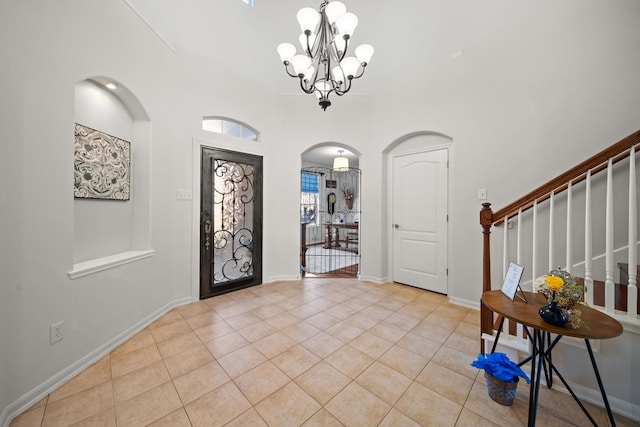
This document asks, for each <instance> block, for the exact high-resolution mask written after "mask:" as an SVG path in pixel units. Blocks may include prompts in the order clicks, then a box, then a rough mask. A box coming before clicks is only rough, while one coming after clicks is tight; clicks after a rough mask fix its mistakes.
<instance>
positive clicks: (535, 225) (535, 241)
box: [531, 200, 538, 289]
mask: <svg viewBox="0 0 640 427" xmlns="http://www.w3.org/2000/svg"><path fill="white" fill-rule="evenodd" d="M537 230H538V201H537V200H534V201H533V224H532V231H533V239H531V240H532V246H533V248H532V250H531V252H532V255H533V256H532V258H531V288H532V289H533V284H534V283H535V280H536V271H538V255H537V253H536V252H537V247H538V231H537Z"/></svg>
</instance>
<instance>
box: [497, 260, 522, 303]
mask: <svg viewBox="0 0 640 427" xmlns="http://www.w3.org/2000/svg"><path fill="white" fill-rule="evenodd" d="M523 272H524V267H523V266H521V265H518V264H516V263H515V262H512V263H509V269H508V270H507V275H506V276H505V278H504V283H503V284H502V293H503V294H505V295H506V296H507V297H509V299H510V300H513V297H514V296H515V295H516V291H517V290H518V288H519V287H520V279H522V273H523ZM519 297H520V296H519ZM520 298H523V297H520ZM525 301H526V300H525Z"/></svg>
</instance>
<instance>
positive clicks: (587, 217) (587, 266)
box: [584, 171, 593, 305]
mask: <svg viewBox="0 0 640 427" xmlns="http://www.w3.org/2000/svg"><path fill="white" fill-rule="evenodd" d="M592 237H593V232H592V231H591V171H588V172H587V183H586V188H585V207H584V301H585V302H586V303H587V304H589V305H593V253H592V252H593V250H592Z"/></svg>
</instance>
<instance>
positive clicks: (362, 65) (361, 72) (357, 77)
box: [353, 62, 367, 79]
mask: <svg viewBox="0 0 640 427" xmlns="http://www.w3.org/2000/svg"><path fill="white" fill-rule="evenodd" d="M366 66H367V63H366V62H363V63H362V64H360V73H358V75H357V76H353V78H354V79H359V78H360V77H362V75H363V74H364V69H365V67H366Z"/></svg>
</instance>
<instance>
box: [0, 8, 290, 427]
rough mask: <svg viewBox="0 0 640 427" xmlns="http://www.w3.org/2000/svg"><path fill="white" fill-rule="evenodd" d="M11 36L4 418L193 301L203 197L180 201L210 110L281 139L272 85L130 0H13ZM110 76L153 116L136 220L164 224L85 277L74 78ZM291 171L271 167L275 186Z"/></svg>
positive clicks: (5, 12)
mask: <svg viewBox="0 0 640 427" xmlns="http://www.w3.org/2000/svg"><path fill="white" fill-rule="evenodd" d="M36 10H37V11H38V13H34V11H36ZM96 26H99V27H100V28H101V29H104V31H102V30H101V31H96V30H95V29H96ZM109 29H111V30H109ZM0 36H1V38H2V40H12V41H13V42H12V43H2V45H1V46H0V54H1V55H2V57H3V69H2V71H1V73H2V78H1V79H0V81H2V83H1V85H2V93H3V96H2V101H0V102H1V104H0V105H2V112H3V114H2V126H1V127H0V132H1V140H2V146H3V154H2V156H0V157H1V158H2V166H3V167H2V172H1V173H2V179H1V180H0V182H2V184H1V185H2V187H1V188H2V198H3V202H2V221H1V223H2V234H1V237H2V245H1V247H0V259H1V260H2V261H1V262H2V286H1V287H0V289H1V290H0V292H1V293H2V295H0V313H2V315H1V316H2V318H1V319H0V320H1V326H0V328H1V329H0V333H1V334H2V335H1V339H2V346H1V348H2V353H1V354H0V358H1V363H0V424H2V423H3V422H4V421H5V420H6V418H5V417H8V416H10V415H15V414H16V412H18V411H19V410H21V409H23V408H24V407H25V405H27V404H29V403H31V402H33V400H34V399H37V398H39V397H42V394H43V393H45V392H47V391H49V389H50V388H51V387H53V386H55V385H59V383H60V381H62V380H64V379H65V378H66V377H67V376H69V375H71V374H73V371H74V370H77V369H80V368H81V367H82V365H83V364H86V363H90V362H91V361H92V360H93V359H94V358H95V357H98V356H99V355H100V354H102V353H104V351H106V350H108V347H109V346H113V345H115V343H116V342H117V340H118V339H120V338H121V337H122V336H123V334H125V335H126V334H128V333H132V331H134V330H135V328H139V327H141V326H144V325H145V322H148V321H149V320H150V319H151V318H153V317H154V316H156V315H158V314H159V313H161V312H162V311H164V310H167V309H168V308H169V307H171V306H172V305H175V304H179V303H182V302H185V301H187V300H189V298H190V297H191V282H190V280H191V246H190V245H191V213H192V206H191V203H190V202H184V201H178V200H176V190H178V189H190V188H191V184H192V165H191V162H192V154H191V153H192V144H193V142H192V141H193V137H194V136H197V135H200V134H201V132H202V131H201V118H202V116H204V115H211V114H220V113H224V115H228V116H231V117H235V118H238V119H239V120H242V121H244V122H246V123H250V124H251V125H252V126H255V127H256V128H258V129H260V130H261V131H262V132H263V136H264V137H265V140H268V138H269V135H271V138H273V136H272V135H273V131H272V129H271V126H270V125H269V123H270V122H272V121H273V120H272V116H271V113H265V111H272V110H273V108H271V100H270V97H269V96H268V94H267V93H266V92H265V91H264V90H261V89H260V88H257V87H254V86H253V85H251V84H246V83H245V82H241V81H239V80H238V79H237V78H236V77H234V76H233V75H232V74H230V73H228V72H227V71H226V70H224V68H222V67H219V66H217V65H216V64H213V63H211V62H207V61H203V60H201V59H199V58H187V57H183V56H181V55H180V54H176V53H174V52H172V50H171V49H169V48H168V47H167V46H166V45H165V44H164V43H162V41H161V40H160V39H159V38H158V37H157V36H156V35H155V34H154V33H153V32H152V31H151V30H150V29H149V28H148V27H147V26H146V25H145V24H144V23H143V22H142V21H141V20H140V19H139V18H138V17H137V16H136V15H135V14H134V13H133V12H132V11H131V10H130V9H129V8H128V7H127V6H126V4H125V3H124V2H121V1H114V2H102V1H98V0H94V1H85V2H80V3H78V2H71V1H64V2H62V3H60V2H57V3H56V4H53V3H50V2H45V1H36V2H27V3H23V2H1V3H0ZM97 75H100V76H102V75H103V76H109V77H112V78H114V79H116V80H117V81H120V82H122V83H123V84H125V85H126V86H127V87H128V88H129V89H130V90H131V91H132V92H133V93H134V94H135V96H136V97H137V98H138V99H139V100H140V102H141V103H142V105H143V106H144V108H145V109H146V111H147V113H148V115H149V117H150V120H151V141H152V142H151V158H152V165H151V177H152V183H151V191H150V196H149V198H150V203H151V212H150V222H151V224H137V225H136V221H138V220H139V218H138V219H134V222H133V223H134V227H136V226H139V227H145V226H146V227H150V228H151V238H150V247H151V248H152V249H154V250H155V255H154V256H153V257H151V258H147V259H144V260H142V261H138V262H134V263H130V264H127V265H125V266H121V267H118V268H114V269H110V270H107V271H103V272H100V273H96V274H92V275H89V276H86V277H82V278H79V279H76V280H73V281H72V280H70V279H69V278H68V276H67V272H69V271H70V270H71V269H72V267H73V264H74V200H73V192H72V186H71V183H72V179H73V167H72V166H73V123H74V121H75V112H74V105H75V97H74V86H75V84H76V83H77V82H80V81H82V80H84V79H86V78H89V77H92V76H97ZM87 124H89V123H87ZM100 126H101V125H100ZM119 132H120V131H118V132H115V131H114V132H113V133H114V134H118V133H119ZM110 133H111V132H110ZM135 133H136V129H135V126H134V130H133V134H134V135H135ZM298 158H299V156H298ZM294 161H295V160H294ZM265 166H266V168H268V170H274V169H275V168H276V165H274V163H273V162H270V161H269V160H267V161H265ZM133 167H134V168H135V167H136V164H135V163H134V165H133ZM298 170H299V168H295V174H296V175H295V176H297V174H298ZM282 179H285V178H283V177H277V176H275V178H274V177H272V176H271V175H269V173H267V174H266V176H265V187H267V188H268V187H269V186H270V185H271V186H274V187H277V186H281V185H282V182H279V180H282ZM265 199H267V200H269V202H267V203H265V205H266V209H269V203H271V210H274V207H273V202H271V200H272V197H270V196H269V194H267V195H266V197H265ZM293 215H294V218H295V211H294V212H293ZM268 220H269V219H268V215H267V216H266V217H265V221H268ZM147 222H149V221H147ZM265 229H269V227H265ZM275 237H276V238H282V235H280V234H275ZM273 238H274V235H272V236H271V239H273ZM272 245H273V244H272ZM274 246H275V245H274ZM267 252H268V251H267V250H265V253H267ZM294 257H295V256H294ZM294 259H295V258H294ZM265 262H266V260H265ZM270 265H272V266H274V265H275V266H276V271H275V272H274V271H271V272H270V273H269V272H268V271H265V273H267V274H271V275H273V274H274V273H277V269H278V268H280V265H281V264H279V263H277V262H270ZM296 265H297V263H295V264H294V266H293V267H294V268H295V267H296ZM268 269H269V267H266V268H265V270H268ZM272 269H273V267H272ZM294 271H295V270H294ZM58 321H64V335H65V337H64V339H63V340H62V341H60V342H58V343H56V344H54V345H50V344H49V325H51V324H53V323H56V322H58Z"/></svg>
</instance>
